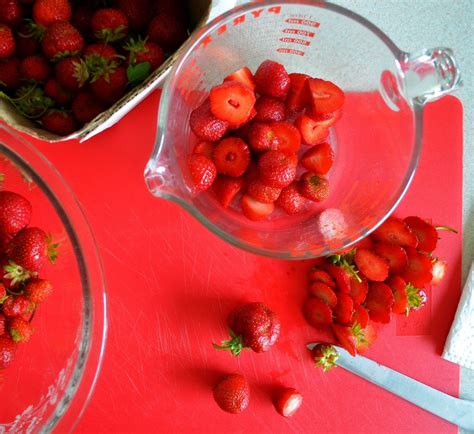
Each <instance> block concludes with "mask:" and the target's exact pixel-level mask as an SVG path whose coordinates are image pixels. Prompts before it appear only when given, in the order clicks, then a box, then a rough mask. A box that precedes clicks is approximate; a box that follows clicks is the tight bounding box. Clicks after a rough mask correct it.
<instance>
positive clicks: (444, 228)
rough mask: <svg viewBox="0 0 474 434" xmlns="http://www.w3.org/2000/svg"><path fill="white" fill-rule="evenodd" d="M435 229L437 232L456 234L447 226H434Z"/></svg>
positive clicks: (454, 230)
mask: <svg viewBox="0 0 474 434" xmlns="http://www.w3.org/2000/svg"><path fill="white" fill-rule="evenodd" d="M435 229H436V230H437V231H448V232H454V233H455V234H457V233H458V231H457V230H456V229H453V228H451V227H449V226H435Z"/></svg>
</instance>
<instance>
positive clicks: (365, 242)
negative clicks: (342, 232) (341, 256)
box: [351, 237, 374, 250]
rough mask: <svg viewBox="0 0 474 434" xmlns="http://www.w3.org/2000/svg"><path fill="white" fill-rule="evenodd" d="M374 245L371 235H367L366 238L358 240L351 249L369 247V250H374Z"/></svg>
mask: <svg viewBox="0 0 474 434" xmlns="http://www.w3.org/2000/svg"><path fill="white" fill-rule="evenodd" d="M373 247H374V242H373V241H372V238H371V237H365V238H362V239H361V240H360V241H358V242H357V243H355V244H354V245H353V246H352V247H351V249H368V250H372V248H373Z"/></svg>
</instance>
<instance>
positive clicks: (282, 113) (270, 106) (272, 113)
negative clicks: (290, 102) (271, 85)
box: [255, 96, 286, 122]
mask: <svg viewBox="0 0 474 434" xmlns="http://www.w3.org/2000/svg"><path fill="white" fill-rule="evenodd" d="M255 110H257V115H256V116H255V120H256V121H260V122H271V121H275V122H279V121H284V120H285V119H286V106H285V104H284V103H283V102H282V101H279V100H278V99H276V98H272V97H271V96H261V97H260V98H259V99H258V100H257V101H256V103H255Z"/></svg>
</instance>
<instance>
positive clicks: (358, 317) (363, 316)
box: [352, 306, 369, 329]
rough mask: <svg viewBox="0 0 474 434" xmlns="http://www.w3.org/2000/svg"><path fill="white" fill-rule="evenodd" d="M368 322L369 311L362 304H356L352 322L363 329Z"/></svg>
mask: <svg viewBox="0 0 474 434" xmlns="http://www.w3.org/2000/svg"><path fill="white" fill-rule="evenodd" d="M368 323H369V312H367V310H366V309H365V308H364V307H362V306H356V307H355V308H354V315H352V324H359V325H360V326H361V327H362V328H363V329H364V328H365V327H366V326H367V324H368Z"/></svg>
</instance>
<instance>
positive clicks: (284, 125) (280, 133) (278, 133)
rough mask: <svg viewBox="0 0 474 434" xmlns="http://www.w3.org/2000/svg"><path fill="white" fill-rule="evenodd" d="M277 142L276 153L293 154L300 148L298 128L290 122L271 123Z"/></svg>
mask: <svg viewBox="0 0 474 434" xmlns="http://www.w3.org/2000/svg"><path fill="white" fill-rule="evenodd" d="M270 126H271V127H272V130H273V133H274V134H275V137H276V138H277V140H278V142H277V143H278V144H277V149H276V150H277V151H280V152H284V153H285V154H290V155H292V154H295V153H296V152H298V149H299V148H300V146H301V135H300V132H299V131H298V128H296V127H295V126H293V125H292V124H291V123H290V122H285V121H282V122H272V123H271V124H270Z"/></svg>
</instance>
